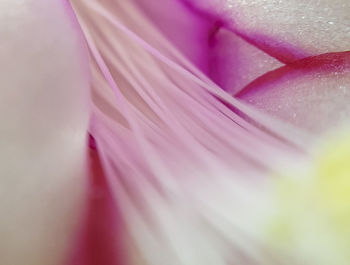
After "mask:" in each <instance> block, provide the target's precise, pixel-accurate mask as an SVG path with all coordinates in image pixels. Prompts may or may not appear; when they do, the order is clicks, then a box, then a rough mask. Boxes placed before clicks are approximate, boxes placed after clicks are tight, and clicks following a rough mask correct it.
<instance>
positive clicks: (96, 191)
mask: <svg viewBox="0 0 350 265" xmlns="http://www.w3.org/2000/svg"><path fill="white" fill-rule="evenodd" d="M93 142H94V140H93V139H91V137H90V144H91V143H93ZM93 146H94V148H89V160H90V161H89V162H90V166H89V172H90V174H89V175H90V180H89V182H90V183H89V190H88V196H87V212H86V215H85V218H84V219H83V222H82V225H81V230H80V232H79V235H78V240H77V243H76V246H75V249H74V253H73V255H72V258H71V260H70V262H69V263H68V264H69V265H125V264H126V263H125V259H124V255H123V240H124V239H125V237H124V235H123V234H124V233H123V231H122V225H121V221H120V220H121V218H120V216H119V213H118V210H117V207H116V205H115V204H114V202H113V199H112V196H111V193H110V190H109V188H108V186H107V182H106V179H105V175H104V172H103V169H102V166H101V162H100V159H99V155H98V151H97V150H96V146H95V145H93Z"/></svg>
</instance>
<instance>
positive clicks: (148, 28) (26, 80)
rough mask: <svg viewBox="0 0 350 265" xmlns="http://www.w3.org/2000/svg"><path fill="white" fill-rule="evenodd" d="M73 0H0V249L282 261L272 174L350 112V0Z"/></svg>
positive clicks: (12, 254)
mask: <svg viewBox="0 0 350 265" xmlns="http://www.w3.org/2000/svg"><path fill="white" fill-rule="evenodd" d="M70 2H71V3H69V2H68V1H64V0H52V1H44V0H35V1H34V0H26V1H20V0H11V1H10V0H3V1H2V3H0V20H1V21H2V23H0V36H1V40H3V41H1V43H0V67H1V73H2V78H1V80H2V87H1V89H0V107H1V112H0V113H1V115H2V118H1V122H2V124H1V126H0V132H1V136H2V139H1V140H0V141H1V145H0V146H1V147H2V150H1V151H0V154H1V161H2V163H1V166H0V176H1V178H0V179H1V183H0V196H1V197H0V198H1V201H2V202H1V205H0V210H1V221H0V234H1V237H2V239H0V263H1V264H4V265H7V264H8V265H17V264H24V263H25V264H36V265H40V264H43V265H44V264H45V265H50V264H70V265H90V264H91V265H112V264H113V265H114V264H149V265H157V264H162V265H164V264H166V265H172V264H176V265H179V264H181V265H182V264H189V265H192V264H193V265H196V264H201V265H202V264H210V265H211V264H216V265H221V264H222V265H224V264H232V263H234V262H238V263H239V264H242V262H247V264H251V263H252V264H266V262H269V264H272V261H271V256H273V255H270V254H269V253H268V252H269V251H272V250H270V249H266V251H265V247H264V246H261V245H260V242H259V238H258V236H259V231H258V229H255V228H256V227H259V225H258V224H256V222H255V220H257V219H259V218H260V217H261V215H262V214H264V213H266V212H268V211H262V212H261V209H263V210H266V208H264V207H266V204H267V202H265V201H264V200H263V199H262V198H264V199H267V198H268V197H269V196H268V195H266V194H265V192H266V190H265V189H264V188H262V187H265V186H266V180H267V179H270V178H269V176H270V175H271V174H280V173H281V172H284V171H285V168H293V166H295V165H297V166H298V165H300V164H299V162H300V160H301V161H303V162H305V163H307V162H309V161H311V160H312V158H313V157H312V156H311V155H310V154H309V153H308V152H309V150H310V146H311V145H312V144H313V143H314V142H312V141H311V142H308V141H310V139H312V138H318V137H319V136H320V135H322V134H323V133H325V132H328V131H329V130H331V129H332V128H336V127H337V126H341V125H344V124H347V121H348V120H349V111H350V108H349V104H348V102H349V97H350V92H349V84H350V82H349V81H350V70H349V69H350V53H349V52H348V51H347V50H349V39H350V35H349V26H348V25H349V18H348V13H349V9H350V5H349V4H347V3H346V1H344V0H336V2H337V3H336V4H334V1H332V2H331V0H329V1H328V2H327V1H322V2H320V1H316V0H315V1H311V2H307V3H299V2H298V1H296V0H295V1H294V0H293V1H274V0H271V1H262V0H261V1H246V0H237V1H223V0H222V1H221V0H207V1H200V0H198V1H196V0H193V1H190V0H183V1H180V0H163V1H159V0H128V1H126V0H120V1H116V0H114V1H112V0H99V1H97V0H89V1H88V0H81V1H78V0H72V1H70ZM73 10H74V11H73ZM88 67H90V68H88ZM90 90H91V93H89V91H90ZM89 121H90V125H89ZM281 121H282V122H281ZM88 133H89V134H90V135H91V136H90V139H86V135H87V134H88ZM310 136H311V138H310ZM89 141H90V142H89ZM88 142H89V146H90V147H89V148H87V146H88ZM271 172H273V173H271ZM245 209H249V211H245ZM232 213H233V214H232ZM249 262H250V263H249ZM337 265H338V264H337Z"/></svg>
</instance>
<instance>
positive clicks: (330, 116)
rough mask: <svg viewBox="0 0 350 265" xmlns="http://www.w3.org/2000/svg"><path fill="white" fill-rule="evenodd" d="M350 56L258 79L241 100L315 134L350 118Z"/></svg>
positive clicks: (324, 58)
mask: <svg viewBox="0 0 350 265" xmlns="http://www.w3.org/2000/svg"><path fill="white" fill-rule="evenodd" d="M349 84H350V52H342V53H330V54H323V55H319V56H314V57H310V58H306V59H302V60H300V61H297V62H295V63H293V64H290V65H289V66H284V67H281V68H279V69H277V70H275V71H271V72H269V73H267V74H265V75H263V76H261V77H260V78H258V79H256V80H255V81H254V82H252V83H251V84H250V85H249V86H247V87H246V88H245V89H244V90H243V91H241V92H240V93H239V94H238V96H239V97H240V98H242V99H244V100H245V101H247V102H249V103H250V104H253V105H254V106H256V107H258V108H259V109H262V110H265V111H267V112H268V113H270V114H271V115H273V116H275V117H278V118H281V119H284V120H288V121H289V122H291V123H293V124H295V125H297V126H301V127H303V128H307V129H309V130H312V131H317V132H320V131H325V130H327V129H331V128H332V127H334V126H336V125H339V124H341V123H342V122H345V121H349V118H350V105H349V102H350V85H349Z"/></svg>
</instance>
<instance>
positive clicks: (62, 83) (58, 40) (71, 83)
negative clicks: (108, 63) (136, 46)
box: [0, 0, 89, 265]
mask: <svg viewBox="0 0 350 265" xmlns="http://www.w3.org/2000/svg"><path fill="white" fill-rule="evenodd" d="M0 34H1V46H0V69H1V82H2V83H1V89H0V121H1V124H0V132H1V138H0V146H1V149H0V161H1V162H0V176H1V178H0V200H1V204H0V211H1V220H0V234H1V239H0V264H2V265H17V264H36V265H51V264H60V263H61V262H62V260H63V259H64V258H65V256H66V253H67V252H68V251H69V250H70V242H71V239H72V238H71V236H72V231H73V230H74V228H75V226H76V223H77V221H78V219H79V218H80V214H81V211H80V209H81V208H82V203H83V192H84V190H85V183H86V182H85V178H84V177H85V176H84V173H85V172H84V170H85V152H86V150H85V149H86V147H85V145H86V142H85V141H86V130H87V123H88V115H89V111H88V87H89V75H88V70H87V69H86V67H85V65H86V59H87V53H86V49H85V47H84V45H83V43H84V42H83V39H82V37H81V35H80V33H79V32H78V26H77V23H76V22H75V20H74V17H73V14H72V12H71V11H70V9H69V6H68V4H67V2H66V1H61V0H51V1H47V0H26V1H23V0H2V1H1V2H0Z"/></svg>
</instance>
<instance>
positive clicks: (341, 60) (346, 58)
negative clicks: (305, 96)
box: [235, 51, 350, 97]
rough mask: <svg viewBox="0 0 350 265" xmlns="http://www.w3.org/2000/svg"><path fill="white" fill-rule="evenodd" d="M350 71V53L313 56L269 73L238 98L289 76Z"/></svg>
mask: <svg viewBox="0 0 350 265" xmlns="http://www.w3.org/2000/svg"><path fill="white" fill-rule="evenodd" d="M349 69H350V51H345V52H336V53H325V54H321V55H317V56H311V57H308V58H305V59H301V60H298V61H296V62H293V63H291V64H289V65H286V66H283V67H280V68H278V69H276V70H274V71H271V72H268V73H266V74H264V75H262V76H260V77H258V78H257V79H255V80H254V81H253V82H251V83H250V84H249V85H247V86H246V87H245V88H243V89H242V90H241V91H240V92H239V93H238V94H237V95H235V96H236V97H244V96H245V95H247V94H248V93H250V92H252V91H254V92H257V91H258V89H259V88H262V87H265V86H266V85H270V84H271V83H274V82H277V81H279V80H281V79H282V78H284V77H286V76H287V75H288V78H290V79H292V78H298V77H300V76H301V75H303V74H306V73H309V72H313V71H317V72H319V73H323V74H327V73H332V72H343V71H345V70H349Z"/></svg>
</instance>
